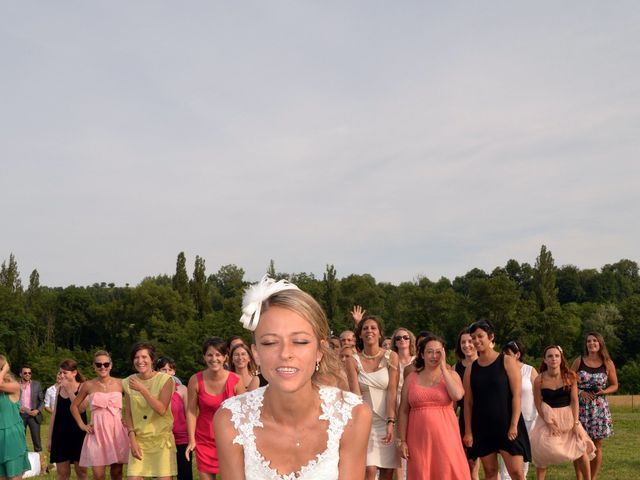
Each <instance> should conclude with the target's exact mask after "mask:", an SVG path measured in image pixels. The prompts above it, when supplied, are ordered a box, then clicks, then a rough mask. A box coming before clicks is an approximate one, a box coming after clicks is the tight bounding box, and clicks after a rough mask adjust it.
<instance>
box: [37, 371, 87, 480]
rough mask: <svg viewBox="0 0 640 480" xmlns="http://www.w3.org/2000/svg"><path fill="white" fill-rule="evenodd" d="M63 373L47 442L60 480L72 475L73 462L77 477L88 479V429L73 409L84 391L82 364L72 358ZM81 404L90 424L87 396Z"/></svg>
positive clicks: (85, 419) (81, 413) (82, 413)
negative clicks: (85, 458) (84, 452)
mask: <svg viewBox="0 0 640 480" xmlns="http://www.w3.org/2000/svg"><path fill="white" fill-rule="evenodd" d="M59 373H60V374H61V375H62V379H61V380H60V388H59V389H58V397H57V399H56V406H55V407H54V409H53V414H52V415H51V423H50V424H49V440H48V445H47V447H48V449H49V452H51V454H50V456H49V458H50V461H51V463H55V464H56V477H57V478H58V480H69V478H71V464H74V466H75V471H76V477H77V478H78V479H79V480H86V478H87V468H86V467H83V466H81V465H80V455H81V452H82V444H83V443H84V437H85V431H84V430H82V429H81V428H80V427H79V426H78V424H77V423H76V421H75V419H74V417H73V415H72V412H71V405H72V402H74V401H75V399H76V397H77V395H78V394H79V393H80V386H81V385H82V384H83V383H84V381H85V378H84V377H83V376H82V374H81V373H80V372H79V371H78V363H77V362H76V361H75V360H71V359H67V360H64V361H62V363H60V370H59ZM77 406H78V412H79V415H80V416H81V417H82V421H83V422H85V423H86V421H87V415H86V413H85V410H86V408H87V401H86V399H85V400H83V401H82V402H79V403H78V405H77Z"/></svg>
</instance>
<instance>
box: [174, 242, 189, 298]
mask: <svg viewBox="0 0 640 480" xmlns="http://www.w3.org/2000/svg"><path fill="white" fill-rule="evenodd" d="M173 289H174V290H176V291H177V292H178V293H179V294H180V297H181V298H182V300H186V299H187V298H189V275H188V274H187V259H186V257H185V256H184V252H180V253H179V254H178V259H177V260H176V274H175V275H174V276H173Z"/></svg>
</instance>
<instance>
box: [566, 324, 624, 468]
mask: <svg viewBox="0 0 640 480" xmlns="http://www.w3.org/2000/svg"><path fill="white" fill-rule="evenodd" d="M571 369H572V370H573V371H575V372H577V374H578V398H579V401H580V422H582V426H583V427H584V429H585V430H586V431H587V433H588V434H589V437H591V440H593V443H594V444H595V445H596V456H595V458H594V459H593V460H591V479H592V480H596V479H597V478H598V474H599V473H600V466H601V465H602V441H603V440H604V439H605V438H607V437H610V436H611V435H613V421H612V419H611V411H610V410H609V402H608V401H607V397H606V395H608V394H610V393H615V392H617V391H618V374H617V373H616V366H615V365H614V363H613V361H612V360H611V356H610V355H609V351H608V350H607V346H606V345H605V342H604V338H603V337H602V335H601V334H600V333H598V332H589V333H587V335H586V336H585V339H584V353H583V355H581V356H580V357H579V358H576V359H575V360H574V362H573V365H572V366H571ZM578 479H579V480H580V475H578Z"/></svg>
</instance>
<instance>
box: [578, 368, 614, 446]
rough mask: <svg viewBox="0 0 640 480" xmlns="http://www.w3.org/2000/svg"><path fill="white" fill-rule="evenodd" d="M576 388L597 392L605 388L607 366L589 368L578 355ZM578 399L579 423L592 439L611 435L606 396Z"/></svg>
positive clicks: (609, 414) (611, 429)
mask: <svg viewBox="0 0 640 480" xmlns="http://www.w3.org/2000/svg"><path fill="white" fill-rule="evenodd" d="M577 373H578V390H583V391H585V392H597V391H598V390H604V389H605V388H607V384H608V377H607V367H606V365H605V364H604V363H603V364H602V365H601V366H599V367H596V368H591V367H589V366H587V365H586V364H585V363H584V361H583V359H582V357H580V366H579V367H578V372H577ZM579 400H580V423H582V426H583V427H584V429H585V430H586V431H587V433H588V434H589V436H590V437H591V438H592V439H593V440H597V439H601V438H607V437H610V436H611V435H613V421H612V419H611V411H610V410H609V402H608V401H607V397H606V396H604V395H599V396H597V397H596V398H594V399H593V400H586V401H585V400H583V399H582V398H579Z"/></svg>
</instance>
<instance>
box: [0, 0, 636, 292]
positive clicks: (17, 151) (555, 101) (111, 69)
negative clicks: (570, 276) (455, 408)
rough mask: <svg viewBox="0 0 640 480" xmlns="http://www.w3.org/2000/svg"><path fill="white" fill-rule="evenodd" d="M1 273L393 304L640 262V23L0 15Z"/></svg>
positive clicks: (59, 6) (187, 6)
mask: <svg viewBox="0 0 640 480" xmlns="http://www.w3.org/2000/svg"><path fill="white" fill-rule="evenodd" d="M1 10H2V11H1V12H0V58H1V59H2V68H1V71H0V92H1V93H0V95H1V97H0V98H1V100H0V162H1V164H0V167H1V178H2V186H1V190H0V205H1V207H0V208H1V210H0V212H1V223H0V224H1V225H2V228H1V229H0V260H2V259H7V258H8V257H9V254H10V253H11V252H13V253H14V254H15V255H16V258H17V260H18V265H19V268H20V271H21V274H22V279H23V283H27V282H28V277H29V273H30V272H31V270H32V269H34V268H37V269H38V271H39V272H40V278H41V283H43V284H45V285H50V286H64V285H68V284H76V285H86V284H92V283H94V282H102V281H105V282H115V283H116V284H118V285H123V284H125V283H130V284H132V285H134V284H137V283H138V282H139V281H140V280H142V279H143V278H144V277H145V276H148V275H156V274H162V273H168V274H171V273H173V271H174V270H175V260H176V256H177V254H178V252H180V251H184V252H185V253H186V255H187V261H188V270H189V272H191V271H192V269H193V260H194V258H195V255H200V256H202V257H203V258H204V259H205V260H206V262H207V263H206V264H207V271H208V272H209V273H213V272H215V271H216V270H217V269H218V268H219V267H220V266H221V265H225V264H231V263H233V264H236V265H238V266H240V267H242V268H244V269H245V271H246V272H247V275H246V278H247V279H248V280H257V279H258V278H259V276H260V275H261V274H262V273H263V272H264V271H265V269H266V267H267V265H268V263H269V260H270V259H274V261H275V264H276V268H277V269H278V270H279V271H284V272H301V271H305V272H313V273H315V274H316V275H318V276H320V277H321V276H322V272H323V271H324V269H325V265H326V264H328V263H329V264H334V265H335V267H336V269H337V271H338V276H339V277H343V276H346V275H348V274H351V273H371V274H372V275H374V276H375V277H376V279H378V280H379V281H390V282H394V283H398V282H401V281H406V280H413V279H414V278H416V277H417V276H420V275H423V276H427V277H429V278H431V279H433V280H437V279H438V278H439V277H440V276H447V277H449V278H453V277H455V276H457V275H463V274H464V273H465V272H467V271H468V270H470V269H471V268H474V267H478V268H483V269H485V270H488V271H490V270H492V269H493V268H494V267H496V266H499V265H504V264H505V263H506V261H507V260H508V259H510V258H515V259H516V260H518V261H520V262H529V263H532V264H533V263H534V262H535V257H536V255H537V254H538V252H539V249H540V246H541V245H542V244H545V245H547V247H548V248H549V249H550V250H551V251H552V253H553V255H554V258H555V260H556V264H557V265H563V264H574V265H577V266H579V267H580V268H599V267H601V266H602V265H604V264H606V263H612V262H615V261H617V260H619V259H621V258H630V259H632V260H636V261H638V260H640V255H638V246H639V245H640V226H639V225H640V215H639V213H640V193H639V187H640V175H639V174H640V158H639V157H640V156H639V153H640V60H639V59H640V2H638V1H636V0H632V1H615V2H602V1H583V0H580V1H566V2H557V1H553V2H552V1H548V2H544V1H536V2H512V1H486V2H484V1H483V2H475V1H474V2H437V3H436V2H425V1H419V2H410V1H407V2H376V1H361V2H355V1H354V2H351V1H326V2H319V1H316V2H306V1H288V2H284V1H283V2H279V1H255V2H250V1H247V2H215V1H209V0H207V1H190V2H174V1H171V2H169V1H156V0H154V1H136V2H124V1H121V2H86V1H75V2H72V1H66V2H51V1H40V2H36V1H34V2H4V3H3V5H2V7H1Z"/></svg>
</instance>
